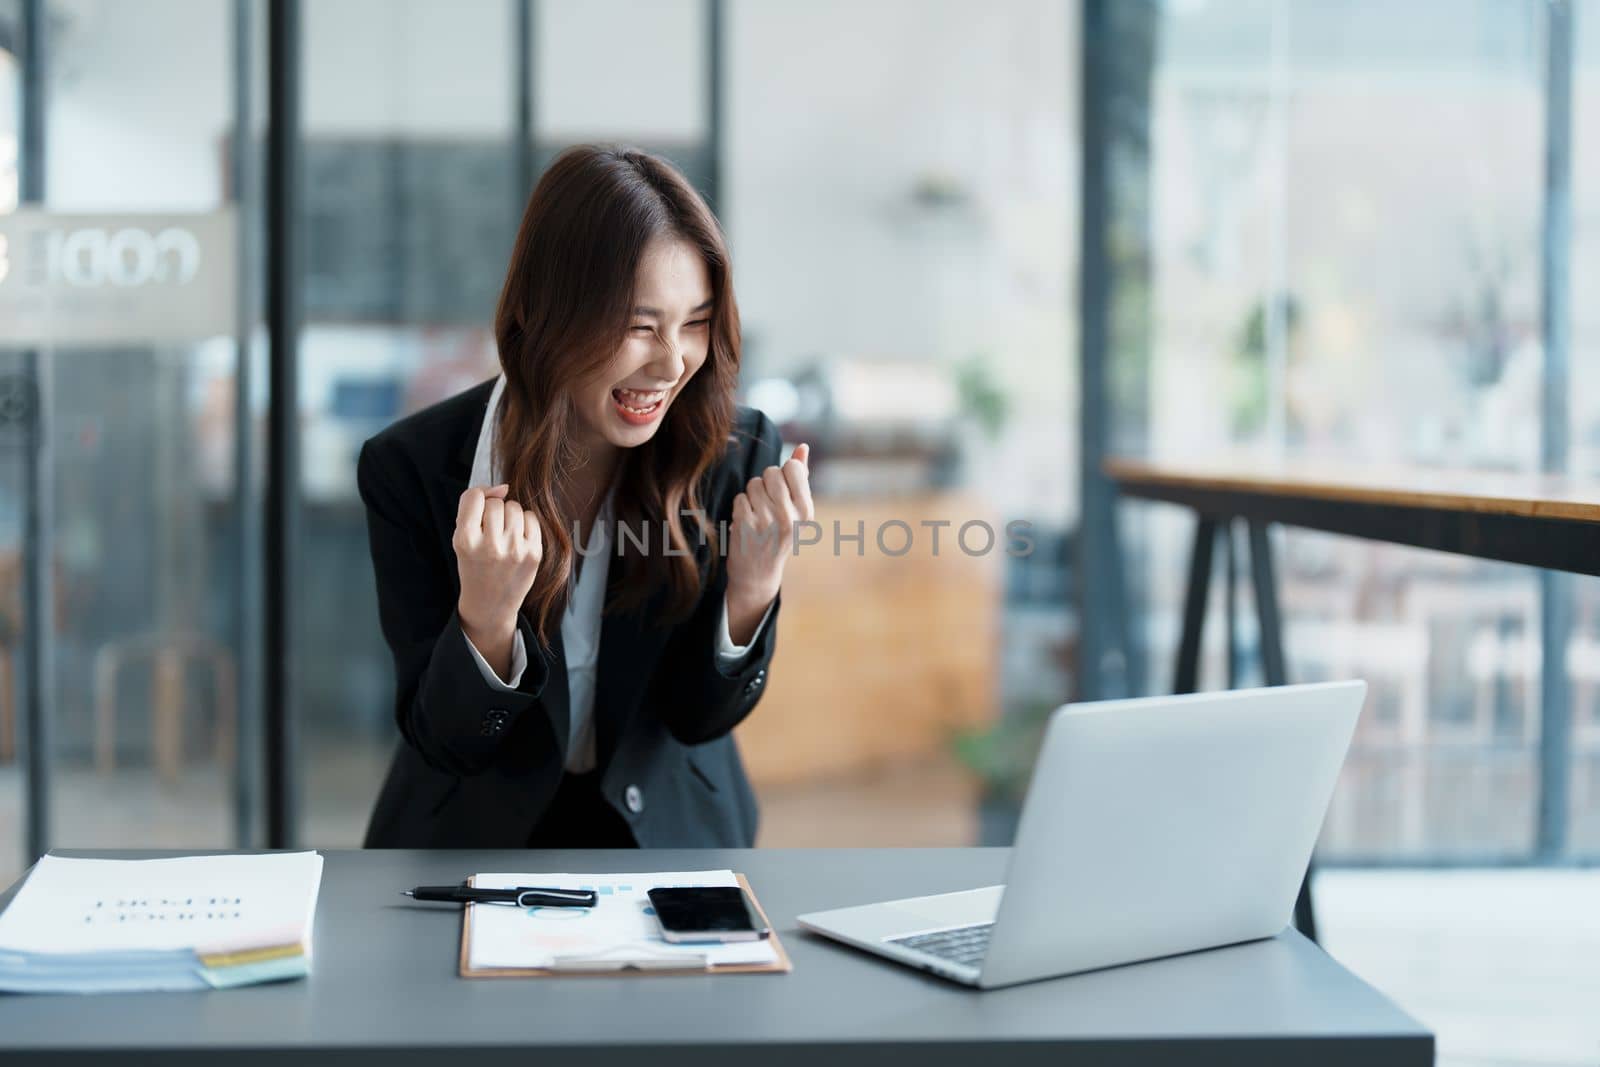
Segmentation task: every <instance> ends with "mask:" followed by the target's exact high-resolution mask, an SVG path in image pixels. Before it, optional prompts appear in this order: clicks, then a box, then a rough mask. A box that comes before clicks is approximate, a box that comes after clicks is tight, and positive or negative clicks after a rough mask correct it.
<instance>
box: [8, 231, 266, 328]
mask: <svg viewBox="0 0 1600 1067" xmlns="http://www.w3.org/2000/svg"><path fill="white" fill-rule="evenodd" d="M236 225H237V222H236V219H235V215H234V212H233V210H232V209H227V210H224V211H217V212H210V213H207V214H192V215H177V214H173V215H98V214H96V215H89V214H57V213H54V212H50V211H41V210H37V209H33V208H23V209H21V210H19V211H16V212H14V213H12V214H10V215H0V344H3V345H9V346H18V345H38V346H43V347H47V348H55V347H60V346H64V345H127V344H171V343H180V342H189V341H198V340H202V339H204V338H207V337H219V336H232V335H233V333H234V332H235V331H236V329H237V315H238V307H237V305H238V294H237V283H236V280H235V279H236V278H237V272H238V261H237V257H238V244H237V239H236Z"/></svg>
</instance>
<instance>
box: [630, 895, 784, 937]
mask: <svg viewBox="0 0 1600 1067" xmlns="http://www.w3.org/2000/svg"><path fill="white" fill-rule="evenodd" d="M649 896H650V906H651V907H652V908H654V909H655V912H656V921H658V922H659V923H660V924H661V936H662V937H663V938H665V939H666V940H668V941H674V942H676V941H759V940H761V939H762V938H764V937H766V936H768V935H769V934H771V933H772V930H771V929H770V928H768V926H767V925H766V924H765V923H763V922H762V921H761V920H760V919H759V918H758V917H757V915H756V910H755V908H753V907H751V906H750V898H749V897H747V896H746V895H745V892H744V890H743V889H741V888H739V887H738V886H736V885H729V886H717V885H707V886H673V887H671V888H662V889H652V890H650V891H649Z"/></svg>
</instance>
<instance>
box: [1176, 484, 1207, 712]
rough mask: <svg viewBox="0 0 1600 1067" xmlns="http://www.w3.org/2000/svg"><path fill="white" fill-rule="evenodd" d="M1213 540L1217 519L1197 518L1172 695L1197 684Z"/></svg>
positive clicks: (1190, 555)
mask: <svg viewBox="0 0 1600 1067" xmlns="http://www.w3.org/2000/svg"><path fill="white" fill-rule="evenodd" d="M1216 540H1217V520H1216V519H1214V518H1212V517H1211V516H1210V515H1201V516H1200V517H1199V521H1198V522H1196V523H1195V528H1194V549H1193V550H1192V551H1191V552H1190V554H1189V587H1188V591H1187V592H1186V593H1185V594H1184V601H1183V635H1182V637H1180V638H1179V640H1178V669H1177V672H1176V675H1175V677H1174V678H1173V682H1172V691H1173V692H1174V693H1193V692H1194V691H1195V689H1196V688H1197V687H1198V685H1199V681H1200V634H1201V631H1202V630H1204V628H1205V622H1206V597H1207V594H1209V593H1210V591H1211V549H1212V546H1213V545H1215V544H1216Z"/></svg>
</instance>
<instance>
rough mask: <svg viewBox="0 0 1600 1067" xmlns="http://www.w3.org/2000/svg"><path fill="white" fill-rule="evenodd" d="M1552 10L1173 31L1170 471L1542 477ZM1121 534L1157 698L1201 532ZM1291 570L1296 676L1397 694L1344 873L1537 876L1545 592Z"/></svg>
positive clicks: (1494, 2) (1166, 260) (1156, 137)
mask: <svg viewBox="0 0 1600 1067" xmlns="http://www.w3.org/2000/svg"><path fill="white" fill-rule="evenodd" d="M1579 6H1580V7H1581V6H1582V5H1579ZM1544 11H1545V6H1544V5H1542V4H1539V3H1535V2H1532V0H1528V2H1517V0H1481V2H1473V3H1466V4H1462V3H1455V2H1450V3H1444V2H1439V3H1423V4H1410V5H1401V6H1398V7H1397V6H1395V5H1389V4H1382V3H1364V2H1363V3H1353V4H1341V5H1327V4H1318V3H1298V2H1297V3H1269V2H1265V0H1260V2H1253V0H1235V2H1227V3H1208V4H1201V3H1193V4H1188V3H1186V4H1173V5H1169V6H1168V7H1167V8H1166V9H1165V12H1164V15H1163V18H1162V21H1161V25H1160V32H1159V37H1158V39H1159V42H1160V45H1159V54H1158V61H1157V67H1156V70H1155V74H1154V86H1153V105H1152V114H1151V118H1150V135H1151V157H1150V180H1151V219H1150V228H1151V233H1152V240H1153V247H1154V264H1153V270H1152V279H1151V284H1152V298H1151V301H1152V303H1151V306H1152V324H1151V325H1152V338H1153V340H1152V347H1151V353H1150V364H1149V367H1150V369H1149V372H1148V376H1147V381H1146V383H1145V394H1144V400H1145V402H1147V404H1148V410H1149V418H1148V424H1147V426H1148V428H1147V430H1146V433H1147V439H1146V441H1145V442H1143V445H1144V448H1145V449H1146V451H1147V452H1148V454H1150V455H1153V456H1158V457H1161V456H1165V457H1185V456H1196V455H1215V454H1230V455H1238V456H1242V457H1248V458H1250V459H1252V460H1254V461H1260V462H1269V463H1270V462H1280V463H1281V462H1290V463H1292V464H1293V466H1294V469H1296V470H1297V471H1301V472H1305V471H1315V470H1317V469H1319V468H1320V469H1337V468H1338V467H1339V466H1344V467H1351V466H1354V467H1361V468H1367V469H1370V468H1371V467H1372V466H1373V465H1381V466H1384V467H1390V468H1393V467H1406V468H1415V469H1419V470H1420V471H1421V472H1422V473H1420V474H1418V475H1417V477H1419V478H1421V479H1422V480H1423V481H1424V482H1425V483H1426V481H1427V479H1428V477H1429V475H1428V474H1427V473H1426V472H1427V470H1428V469H1429V468H1435V469H1445V468H1448V469H1450V470H1456V471H1459V470H1462V469H1465V470H1469V471H1481V472H1485V473H1486V474H1487V473H1530V472H1536V471H1537V470H1538V469H1539V462H1540V458H1539V448H1540V433H1541V418H1540V402H1541V389H1542V382H1543V373H1544V370H1543V367H1544V351H1543V347H1542V343H1541V332H1540V296H1541V284H1542V282H1541V278H1542V275H1541V270H1542V268H1541V260H1540V255H1541V243H1540V242H1541V230H1542V226H1543V211H1544V207H1545V200H1544V191H1543V186H1544V177H1543V176H1544V162H1545V161H1544V145H1545V140H1544V118H1545V110H1544V99H1545V97H1544V69H1545V37H1544V27H1545V14H1544ZM1582 21H1583V19H1582V18H1581V17H1580V19H1579V22H1580V23H1581V22H1582ZM1577 125H1578V127H1579V128H1580V129H1581V125H1582V123H1581V119H1580V120H1579V121H1578V123H1577ZM1582 184H1583V183H1582V176H1581V175H1579V176H1578V177H1577V180H1576V182H1575V188H1579V189H1581V188H1582ZM1587 195H1589V194H1580V196H1587ZM1582 210H1583V209H1582V208H1581V207H1580V208H1579V213H1580V218H1581V212H1582ZM1591 210H1592V209H1591ZM1577 230H1578V231H1579V232H1581V230H1582V226H1581V223H1580V225H1579V226H1578V227H1577ZM1580 249H1581V243H1580ZM1578 258H1579V259H1580V260H1581V259H1582V258H1583V253H1582V252H1581V250H1580V252H1579V254H1578ZM1581 269H1582V268H1580V270H1581ZM1582 291H1583V290H1582V287H1581V281H1580V280H1579V276H1578V275H1577V274H1575V275H1574V293H1575V294H1577V293H1581V292H1582ZM1582 303H1583V301H1582V299H1581V297H1579V298H1577V299H1576V300H1575V301H1574V304H1575V307H1576V306H1577V305H1580V304H1582ZM1578 314H1579V316H1580V317H1581V316H1584V315H1587V314H1588V312H1587V311H1582V310H1579V312H1578ZM1584 329H1585V327H1582V326H1580V327H1579V330H1578V334H1579V335H1580V336H1582V335H1583V333H1584ZM1589 343H1591V344H1592V341H1591V342H1589ZM1584 344H1585V342H1584V341H1581V340H1580V341H1578V342H1577V344H1575V345H1574V348H1573V353H1572V365H1573V367H1574V368H1575V372H1574V373H1575V378H1576V377H1578V376H1580V375H1581V374H1582V373H1583V372H1582V371H1581V370H1578V369H1577V368H1580V367H1581V366H1582V363H1583V358H1582V354H1583V345H1584ZM1196 397H1205V398H1208V402H1205V403H1196V401H1195V398H1196ZM1209 398H1216V399H1215V402H1212V401H1211V400H1210V399H1209ZM1580 423H1581V416H1580V417H1577V418H1576V420H1575V423H1574V436H1573V440H1574V453H1573V456H1574V462H1575V463H1577V462H1579V461H1578V456H1579V453H1580V451H1582V449H1583V446H1582V445H1580V443H1579V442H1581V441H1582V440H1584V433H1585V431H1584V430H1583V429H1582V428H1580V425H1579V424H1580ZM1584 463H1586V464H1588V465H1590V466H1592V463H1589V462H1588V461H1587V460H1585V461H1584ZM1122 518H1123V523H1124V528H1125V530H1126V531H1128V533H1129V534H1130V539H1131V540H1132V541H1133V542H1134V543H1137V544H1138V545H1139V546H1140V552H1141V553H1142V554H1141V555H1140V557H1139V559H1140V561H1141V562H1140V565H1139V567H1138V568H1137V575H1138V577H1139V579H1140V583H1141V585H1142V586H1143V594H1144V596H1145V597H1146V598H1147V605H1148V607H1149V608H1150V610H1149V612H1148V613H1146V614H1145V615H1144V616H1143V617H1144V618H1145V619H1146V620H1147V627H1146V629H1145V631H1144V633H1143V640H1144V642H1145V645H1146V648H1147V651H1148V652H1149V655H1148V657H1147V662H1148V664H1149V667H1150V670H1151V672H1152V674H1151V677H1150V678H1149V679H1147V683H1146V684H1147V686H1148V687H1149V688H1150V689H1152V690H1155V691H1159V690H1161V689H1162V688H1165V687H1166V686H1168V685H1170V682H1171V677H1170V673H1169V672H1170V670H1171V664H1172V663H1173V659H1174V653H1175V646H1176V640H1177V629H1178V621H1179V604H1180V602H1181V595H1182V583H1183V581H1184V566H1185V564H1186V561H1187V558H1188V557H1187V543H1188V538H1189V537H1190V533H1191V527H1190V522H1191V520H1190V519H1189V517H1188V516H1187V515H1186V514H1184V513H1181V512H1179V511H1178V510H1177V509H1161V508H1150V507H1147V506H1144V505H1128V506H1125V507H1124V509H1123V514H1122ZM1241 533H1242V531H1241ZM1278 547H1279V553H1280V556H1279V564H1280V570H1281V572H1282V591H1281V595H1282V598H1283V606H1284V613H1285V616H1286V619H1287V623H1286V626H1287V630H1286V642H1287V645H1288V655H1289V665H1290V671H1291V675H1292V677H1293V679H1294V680H1297V681H1312V680H1316V679H1320V678H1330V677H1340V676H1360V677H1365V678H1367V679H1368V681H1369V683H1370V684H1371V686H1372V693H1371V697H1370V699H1369V704H1368V708H1367V713H1366V715H1365V716H1364V717H1363V720H1362V724H1361V727H1360V730H1359V734H1358V738H1357V742H1356V745H1355V748H1354V750H1353V752H1352V755H1351V758H1350V760H1349V761H1348V763H1347V765H1346V769H1345V773H1344V778H1343V781H1342V785H1341V788H1340V790H1339V793H1338V796H1337V798H1336V800H1335V803H1334V808H1333V811H1332V812H1331V814H1330V817H1329V821H1328V824H1327V827H1326V831H1325V836H1324V840H1323V854H1324V855H1325V856H1326V857H1328V858H1330V859H1338V858H1345V859H1377V860H1382V859H1392V858H1397V857H1418V856H1422V855H1427V856H1432V857H1457V858H1468V857H1471V858H1480V859H1482V858H1491V859H1492V858H1500V857H1505V858H1512V857H1518V856H1526V855H1528V854H1529V853H1530V852H1531V850H1532V848H1533V846H1534V840H1535V837H1534V834H1535V828H1536V822H1535V819H1536V809H1537V797H1538V786H1539V763H1538V751H1539V730H1540V712H1539V709H1540V696H1539V692H1540V673H1539V671H1540V640H1541V635H1540V631H1539V625H1540V623H1539V619H1540V614H1539V605H1540V599H1539V597H1540V590H1539V579H1538V576H1537V575H1536V574H1535V573H1533V572H1531V571H1529V570H1527V569H1525V568H1514V567H1510V566H1502V565H1496V564H1489V563H1483V562H1478V561H1473V560H1470V559H1466V558H1461V557H1454V556H1446V555H1442V554H1435V553H1426V552H1421V551H1414V550H1408V549H1403V548H1398V547H1395V546H1386V545H1375V544H1368V543H1364V542H1361V541H1357V540H1353V539H1348V538H1336V537H1330V536H1323V535H1317V534H1312V533H1306V532H1302V531H1287V532H1286V534H1285V536H1283V537H1282V538H1281V540H1280V541H1279V545H1278ZM1591 585H1592V583H1589V582H1587V581H1584V582H1581V583H1579V586H1580V587H1581V588H1582V589H1584V590H1585V591H1587V590H1589V588H1590V586H1591ZM1587 601H1588V596H1587V595H1584V596H1582V597H1580V602H1581V603H1587ZM1240 613H1241V617H1242V619H1243V621H1244V625H1245V627H1246V631H1247V632H1246V638H1245V641H1246V645H1247V648H1248V649H1251V650H1253V643H1252V642H1253V636H1252V635H1251V634H1250V633H1249V632H1248V629H1249V626H1250V624H1251V622H1252V621H1253V612H1252V611H1251V610H1250V609H1249V607H1248V604H1247V603H1244V602H1241V612H1240ZM1588 614H1589V615H1592V614H1593V612H1592V611H1590V612H1589V613H1588ZM1584 617H1586V616H1584V614H1583V613H1582V612H1581V611H1580V619H1581V618H1584ZM1592 629H1593V626H1592V623H1581V622H1580V625H1579V627H1578V632H1577V633H1575V634H1574V635H1573V639H1572V644H1571V649H1570V657H1571V662H1573V664H1574V668H1573V670H1574V675H1573V686H1574V697H1575V701H1576V703H1575V713H1576V714H1577V715H1578V721H1579V723H1580V726H1579V732H1578V733H1576V734H1575V735H1574V739H1575V741H1576V742H1577V748H1578V749H1579V750H1580V753H1588V754H1580V755H1579V756H1578V757H1577V758H1576V759H1575V762H1574V765H1573V769H1572V770H1573V790H1574V797H1573V801H1574V804H1575V805H1580V806H1581V805H1583V803H1584V802H1583V801H1582V800H1581V799H1580V798H1581V797H1583V796H1590V797H1592V796H1593V795H1594V794H1593V790H1594V788H1595V787H1594V785H1593V756H1592V745H1593V741H1592V739H1589V740H1585V737H1586V736H1587V735H1586V734H1584V733H1583V730H1584V729H1585V728H1584V727H1583V726H1582V725H1581V723H1582V722H1584V721H1586V720H1584V719H1583V718H1582V712H1581V708H1582V707H1585V706H1586V702H1592V700H1591V698H1590V697H1588V696H1586V695H1585V694H1587V693H1588V691H1589V683H1588V682H1587V681H1585V680H1584V677H1583V676H1582V673H1581V671H1580V669H1579V668H1578V666H1577V664H1578V663H1581V662H1582V660H1583V658H1584V656H1585V652H1584V650H1585V649H1586V648H1587V645H1588V643H1589V642H1590V641H1592V637H1589V636H1586V635H1587V634H1588V632H1589V631H1590V630H1592ZM1209 636H1211V637H1213V638H1215V640H1214V641H1213V642H1211V644H1210V645H1209V647H1208V648H1207V649H1206V651H1205V658H1204V662H1203V672H1206V674H1207V677H1206V678H1205V679H1204V680H1205V683H1206V684H1209V685H1221V684H1222V681H1223V678H1224V677H1225V675H1226V666H1227V665H1226V664H1225V663H1224V662H1223V660H1224V648H1223V640H1222V637H1223V633H1222V627H1221V626H1220V625H1214V626H1212V627H1211V628H1210V635H1209ZM1246 659H1247V660H1248V661H1249V663H1250V664H1253V662H1254V661H1253V651H1252V655H1251V656H1247V657H1246ZM1244 677H1245V679H1246V680H1249V679H1250V678H1251V677H1252V676H1251V675H1250V673H1249V672H1248V671H1246V673H1245V675H1244ZM1590 732H1591V733H1592V731H1590ZM1586 746H1588V747H1586ZM1589 833H1590V834H1592V833H1593V831H1592V830H1591V831H1589ZM1579 843H1580V840H1575V841H1574V844H1575V845H1576V844H1579Z"/></svg>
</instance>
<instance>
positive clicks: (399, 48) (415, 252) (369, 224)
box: [294, 0, 522, 847]
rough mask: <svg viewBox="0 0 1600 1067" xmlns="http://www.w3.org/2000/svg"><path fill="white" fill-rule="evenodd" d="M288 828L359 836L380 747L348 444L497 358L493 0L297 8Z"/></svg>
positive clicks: (500, 151)
mask: <svg viewBox="0 0 1600 1067" xmlns="http://www.w3.org/2000/svg"><path fill="white" fill-rule="evenodd" d="M301 13H302V27H301V32H302V34H303V44H302V48H303V68H302V80H301V92H302V107H303V112H302V122H303V142H302V149H301V151H302V153H303V156H302V159H303V167H304V170H303V174H302V178H303V182H304V184H303V191H302V197H301V210H302V219H301V233H302V235H303V237H304V241H305V244H304V261H303V262H304V277H303V281H302V289H301V299H302V301H303V307H304V314H305V320H304V327H303V331H302V333H301V338H300V421H299V432H300V449H301V478H302V485H301V500H300V531H299V538H300V539H299V549H298V551H299V556H300V569H299V572H298V573H297V574H296V575H295V582H296V587H295V590H294V600H295V612H296V630H295V635H294V640H295V649H296V656H297V657H298V662H299V665H300V669H299V673H298V676H297V677H296V679H295V680H296V683H297V690H296V698H297V700H296V713H297V714H298V715H299V717H300V723H301V735H300V745H299V752H298V760H297V768H298V777H299V791H300V797H299V800H300V826H299V836H300V840H301V841H302V842H304V843H306V844H308V845H317V846H324V847H336V846H343V847H351V846H355V845H358V844H360V842H361V838H362V834H363V831H364V828H365V825H366V819H367V815H368V813H369V812H370V811H371V807H372V802H373V800H374V799H375V798H376V796H377V791H378V786H379V784H380V782H381V780H382V775H383V772H384V770H385V768H386V767H387V764H388V759H389V755H390V753H391V751H392V750H393V746H394V744H395V743H396V742H397V741H398V737H399V735H398V733H397V732H396V730H395V726H394V720H393V715H392V710H391V708H392V704H391V699H392V697H391V694H392V693H393V685H394V681H393V666H392V661H391V659H390V656H389V652H388V649H387V646H385V644H384V642H383V635H382V633H381V632H380V631H379V628H378V615H377V600H376V593H375V592H374V586H373V576H372V564H371V561H370V559H369V556H368V552H367V533H366V514H365V511H364V510H363V508H362V504H361V500H360V498H359V497H358V496H357V495H356V485H355V462H356V456H357V454H358V452H359V450H360V447H361V443H362V442H363V441H364V440H366V439H367V438H368V437H370V436H371V435H372V434H374V433H376V432H377V431H378V430H380V429H382V428H383V427H384V426H386V425H387V424H388V423H390V422H392V421H393V420H394V419H396V418H399V417H400V416H402V415H405V414H408V413H410V412H412V411H416V410H418V409H420V408H423V407H426V406H428V405H429V404H432V403H434V402H436V401H439V400H443V399H444V398H445V397H448V396H451V395H453V394H455V393H457V392H460V391H461V390H462V389H465V388H467V387H469V386H472V385H475V384H477V383H478V382H480V381H483V380H484V379H485V378H489V377H492V376H493V375H494V374H495V373H496V372H497V365H496V362H495V357H494V344H493V338H492V336H491V334H490V331H489V327H490V323H491V321H492V318H493V314H494V301H495V298H496V296H497V295H498V292H499V287H500V280H501V277H502V275H503V272H504V269H505V261H506V256H507V255H508V253H509V252H510V249H511V239H512V237H513V235H514V233H515V227H516V221H517V218H518V216H519V213H520V210H521V198H522V194H521V193H520V191H519V190H517V189H516V188H515V174H516V168H515V164H514V158H515V153H514V147H515V140H514V132H515V126H514V123H515V117H514V116H515V112H516V106H515V105H516V99H517V93H516V83H515V78H514V75H513V69H514V57H515V50H516V45H515V35H514V32H513V28H514V20H513V5H512V3H510V2H509V0H470V2H463V3H451V4H437V3H430V2H427V0H404V2H399V3H396V2H392V0H318V2H316V3H309V4H303V5H302V6H301Z"/></svg>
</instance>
